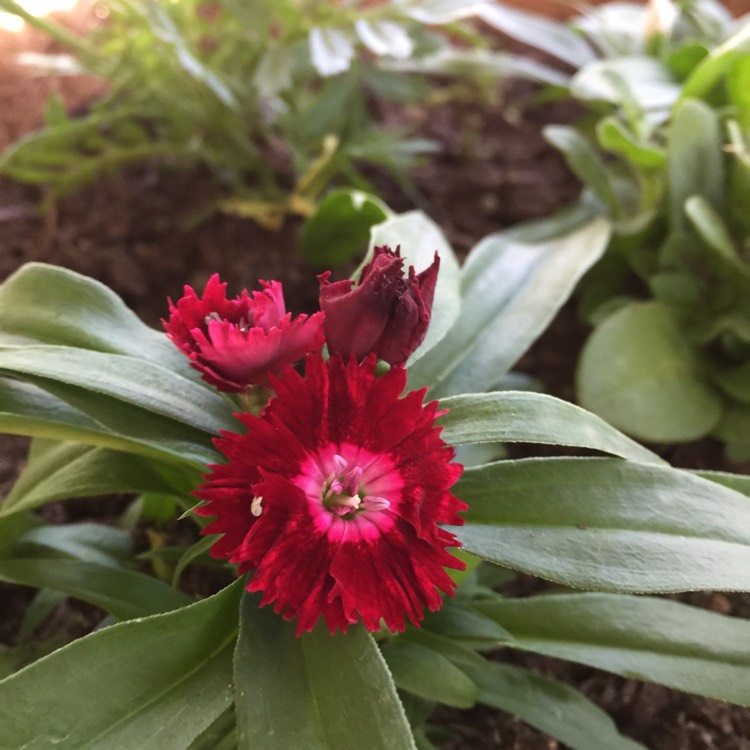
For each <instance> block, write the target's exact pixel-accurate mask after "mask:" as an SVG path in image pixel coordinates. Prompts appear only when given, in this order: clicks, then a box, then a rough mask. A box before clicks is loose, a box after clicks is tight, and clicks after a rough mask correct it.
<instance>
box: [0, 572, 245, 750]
mask: <svg viewBox="0 0 750 750" xmlns="http://www.w3.org/2000/svg"><path fill="white" fill-rule="evenodd" d="M240 591H241V587H240V586H237V585H235V586H230V587H229V588H226V589H224V590H223V591H222V592H220V593H218V594H216V595H215V596H212V597H210V598H208V599H205V600H203V601H201V602H198V603H196V604H193V605H191V606H189V607H185V608H183V609H180V610H178V611H176V612H170V613H167V614H163V615H156V616H154V617H148V618H146V619H143V620H135V621H132V622H125V623H120V624H117V625H113V626H111V627H109V628H106V629H104V630H100V631H98V632H96V633H92V634H91V635H89V636H87V637H86V638H83V639H81V640H79V641H75V642H74V643H71V644H70V645H69V646H66V647H65V648H62V649H60V650H59V651H55V652H54V653H52V654H50V655H49V656H47V657H45V658H43V659H40V660H39V661H37V662H35V663H34V664H32V665H31V666H29V667H26V668H25V669H23V670H21V671H20V672H17V673H16V674H14V675H12V676H11V677H8V678H6V679H5V680H3V681H2V682H0V747H4V748H25V749H26V750H43V749H44V748H49V747H55V748H58V750H94V749H95V748H108V749H109V750H114V749H115V748H123V749H124V748H128V750H129V749H130V748H157V747H158V748H159V750H184V748H186V747H187V746H189V745H190V743H191V742H192V741H193V740H194V739H195V738H196V737H197V736H199V735H200V734H201V733H202V732H204V731H205V730H206V729H207V728H208V727H209V726H211V725H212V724H213V722H214V721H215V720H216V719H217V718H218V717H219V716H221V714H223V713H224V712H225V711H226V710H227V709H228V708H229V706H230V705H231V703H232V675H231V659H232V647H233V643H234V640H235V636H236V632H237V606H238V598H239V595H240ZM40 706H44V710H43V711H40V710H39V707H40ZM93 707H96V710H93Z"/></svg>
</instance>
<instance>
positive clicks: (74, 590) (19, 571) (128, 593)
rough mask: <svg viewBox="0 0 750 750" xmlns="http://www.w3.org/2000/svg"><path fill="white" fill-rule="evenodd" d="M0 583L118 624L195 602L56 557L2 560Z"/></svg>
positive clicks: (107, 569) (131, 574)
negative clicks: (58, 595)
mask: <svg viewBox="0 0 750 750" xmlns="http://www.w3.org/2000/svg"><path fill="white" fill-rule="evenodd" d="M0 581H5V582H6V583H15V584H18V585H20V586H33V587H34V588H40V589H41V588H47V589H51V590H52V591H61V592H63V593H65V594H67V595H68V596H72V597H73V598H74V599H80V600H81V601H84V602H88V603H89V604H93V605H94V606H96V607H101V608H102V609H103V610H105V611H106V612H109V613H110V614H111V615H113V616H114V617H116V618H117V619H119V620H129V619H132V618H134V617H144V616H146V615H152V614H155V613H158V612H168V611H169V610H172V609H179V608H180V607H184V606H185V605H187V604H189V603H190V602H191V601H192V599H191V598H190V597H189V596H188V595H187V594H184V593H182V591H178V590H177V589H173V588H172V587H171V586H168V585H167V584H166V583H164V582H163V581H160V580H158V579H157V578H153V577H152V576H147V575H144V574H143V573H139V572H137V571H135V570H126V569H124V568H115V567H112V566H111V565H109V564H108V565H101V564H99V563H91V562H83V561H81V560H61V559H59V558H55V557H43V558H18V559H15V560H0ZM0 736H2V732H1V730H0ZM0 747H2V744H0Z"/></svg>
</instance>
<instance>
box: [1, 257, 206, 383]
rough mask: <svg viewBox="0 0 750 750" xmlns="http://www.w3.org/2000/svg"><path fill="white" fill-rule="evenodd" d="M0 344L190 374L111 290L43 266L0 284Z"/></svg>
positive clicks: (170, 347) (27, 267)
mask: <svg viewBox="0 0 750 750" xmlns="http://www.w3.org/2000/svg"><path fill="white" fill-rule="evenodd" d="M164 310H165V314H166V312H167V305H166V300H165V305H164ZM0 341H2V343H4V344H13V343H22V342H23V343H29V342H36V343H41V344H58V345H63V346H73V347H79V348H82V349H93V350H95V351H100V352H110V353H112V354H126V355H129V356H131V357H141V358H143V359H149V360H151V361H153V362H158V363H160V364H162V365H163V366H164V367H168V368H178V367H179V368H181V369H180V370H179V371H180V372H182V373H185V372H186V371H187V372H189V371H190V368H189V367H186V366H185V365H186V358H185V356H184V355H183V354H181V353H180V352H179V351H178V350H177V348H176V347H175V346H174V344H172V343H171V342H170V341H169V339H167V337H166V335H165V334H163V333H160V332H159V331H155V330H154V329H152V328H149V327H148V326H147V325H146V324H145V323H143V322H142V321H141V320H140V319H139V318H138V317H137V316H136V315H135V313H133V312H132V310H130V309H128V307H127V306H126V305H125V303H124V302H123V301H122V300H121V299H120V298H119V297H118V296H117V295H116V294H115V293H114V292H113V291H112V290H111V289H109V288H107V287H106V286H105V285H104V284H102V283H100V282H98V281H95V280H94V279H91V278H88V277H86V276H82V275H81V274H78V273H75V272H74V271H70V270H68V269H66V268H59V267H57V266H48V265H45V264H44V263H27V264H26V265H24V266H22V267H21V268H20V269H19V270H18V271H16V272H15V273H14V274H13V275H12V276H10V277H8V279H6V280H5V281H4V282H3V284H2V285H0ZM196 379H197V378H196Z"/></svg>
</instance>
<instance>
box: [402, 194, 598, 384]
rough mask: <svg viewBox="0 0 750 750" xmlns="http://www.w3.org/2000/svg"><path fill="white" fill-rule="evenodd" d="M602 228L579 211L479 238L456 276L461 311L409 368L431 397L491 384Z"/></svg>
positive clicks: (585, 259)
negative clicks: (437, 343) (428, 389)
mask: <svg viewBox="0 0 750 750" xmlns="http://www.w3.org/2000/svg"><path fill="white" fill-rule="evenodd" d="M609 234H610V225H609V223H608V222H607V221H606V220H604V219H602V218H594V219H592V218H591V216H590V214H589V213H588V212H587V211H586V210H585V209H583V208H581V209H580V210H577V211H574V212H572V213H570V214H565V215H558V216H554V217H552V218H549V219H544V220H541V221H538V222H530V223H528V224H524V225H521V226H519V227H516V228H514V229H511V230H509V231H505V232H499V233H497V234H492V235H490V236H489V237H486V238H485V239H484V240H482V241H481V242H480V243H479V244H478V245H477V246H476V247H475V248H474V249H473V250H472V252H471V254H470V255H469V257H468V259H467V261H466V264H465V265H464V267H463V269H462V272H461V314H460V316H459V317H458V319H457V320H456V323H455V324H454V325H453V327H452V328H451V329H450V331H448V333H447V335H446V336H445V338H443V340H442V341H441V342H440V344H439V345H438V346H436V347H434V348H433V349H432V350H431V351H429V352H428V353H427V354H426V355H425V356H424V357H423V358H422V359H420V360H419V361H417V362H416V363H415V364H414V365H413V366H412V367H411V368H410V370H409V383H410V386H411V387H418V386H422V385H428V386H430V387H431V395H432V396H435V397H437V398H443V397H445V396H452V395H454V394H457V393H472V392H475V391H484V390H487V389H489V388H490V387H491V386H492V385H494V384H495V383H497V382H498V381H499V380H500V379H501V378H502V377H503V375H505V374H506V373H507V372H508V370H509V369H510V368H511V366H512V365H513V364H514V363H515V361H516V360H517V359H518V358H519V357H520V356H521V355H522V354H523V353H524V351H526V349H527V348H528V347H529V346H530V345H531V343H532V342H533V341H534V340H535V339H536V338H537V336H539V334H541V333H542V331H543V330H544V329H545V328H546V326H547V325H548V324H549V322H550V320H552V318H553V317H554V315H555V313H556V312H557V311H558V309H559V308H560V306H561V305H562V304H563V302H565V300H566V299H567V298H568V295H569V294H570V293H571V292H572V290H573V288H574V287H575V285H576V283H577V282H578V280H579V279H580V277H581V276H582V275H583V274H584V273H585V272H586V270H587V269H588V268H589V266H591V264H592V263H594V262H595V261H596V260H597V259H598V258H599V257H600V256H601V254H602V252H603V251H604V248H605V247H606V244H607V241H608V239H609Z"/></svg>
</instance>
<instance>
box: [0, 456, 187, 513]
mask: <svg viewBox="0 0 750 750" xmlns="http://www.w3.org/2000/svg"><path fill="white" fill-rule="evenodd" d="M149 491H151V492H165V493H169V492H172V491H173V487H172V485H171V484H170V483H169V482H168V481H167V480H166V479H165V478H164V477H163V476H162V475H161V474H160V473H159V472H158V471H157V470H155V468H154V467H153V466H152V464H151V463H150V462H149V461H148V460H146V459H145V458H142V457H140V456H134V455H130V454H127V453H121V452H119V451H112V450H108V449H106V448H94V447H91V446H87V445H80V444H78V443H60V444H58V445H56V446H55V447H54V448H53V449H51V450H49V451H47V452H45V453H44V454H43V455H42V456H41V457H39V458H38V459H36V460H31V461H30V462H29V463H28V464H27V465H26V467H25V469H24V471H23V473H22V474H21V476H20V477H19V478H18V480H17V481H16V483H15V485H14V486H13V489H12V490H11V491H10V492H9V493H8V495H7V496H6V497H5V499H4V500H3V501H2V503H0V516H4V515H8V514H9V513H18V512H19V511H24V510H32V509H34V508H37V507H39V506H40V505H43V504H44V503H48V502H51V501H53V500H67V499H68V498H71V497H74V498H75V497H92V496H95V495H107V494H119V493H123V492H149Z"/></svg>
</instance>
